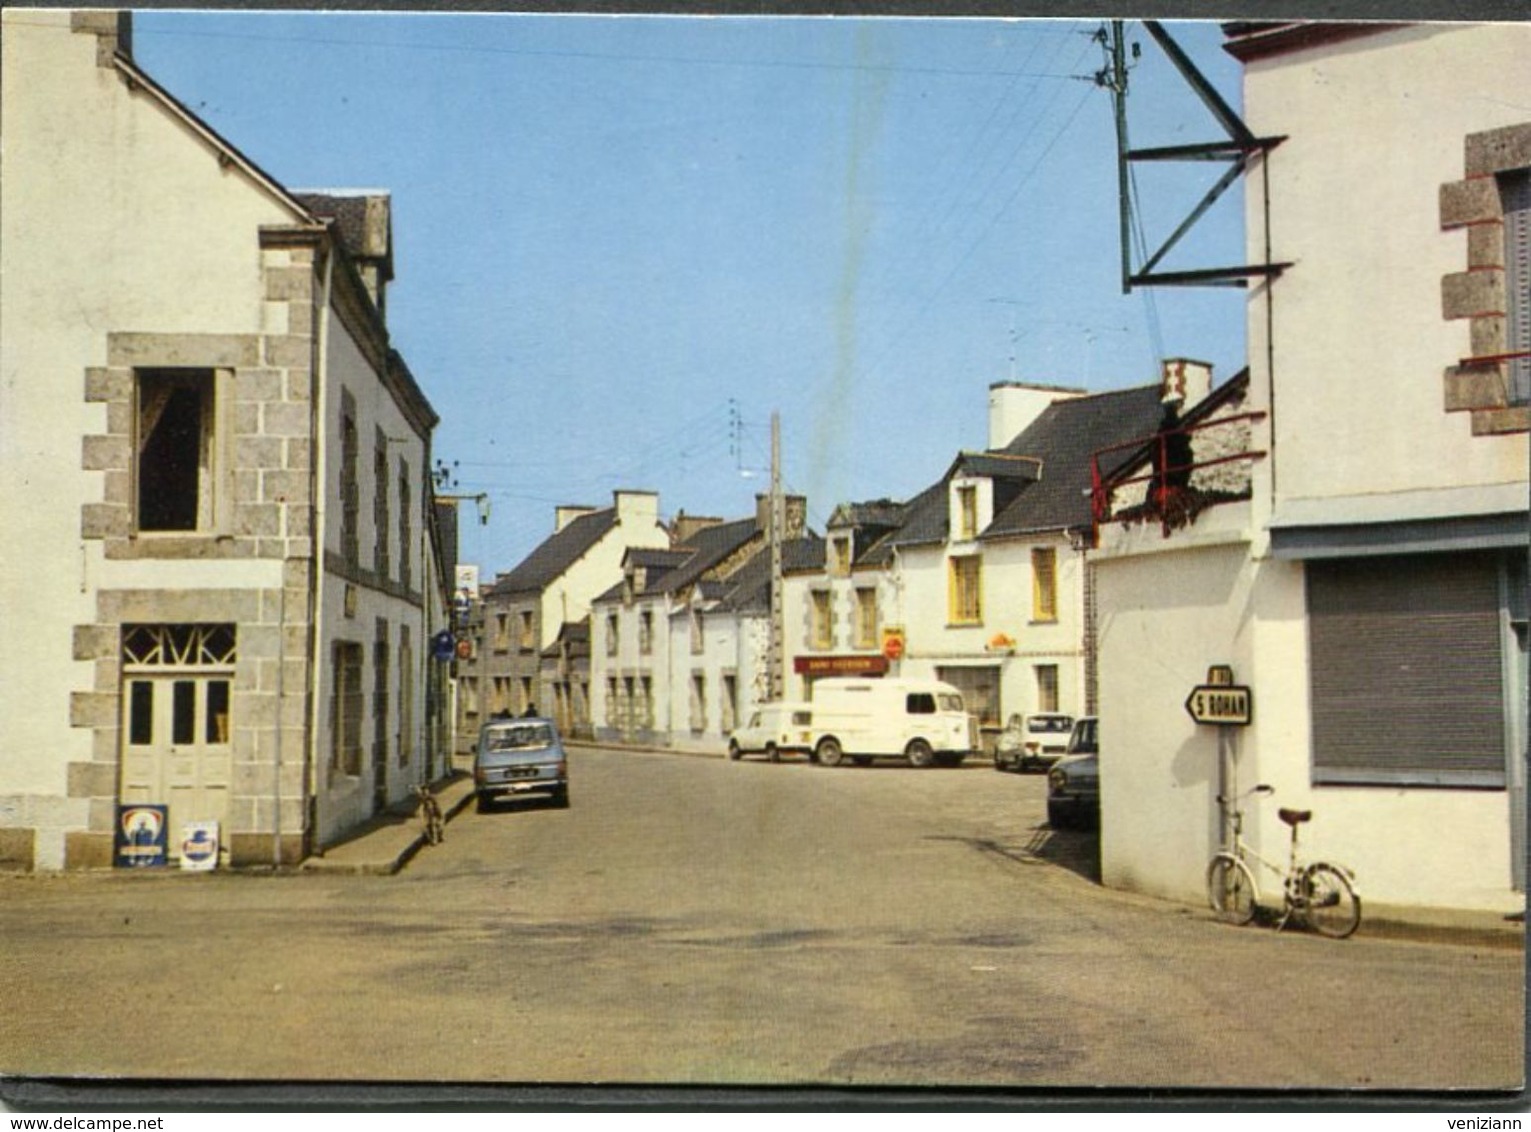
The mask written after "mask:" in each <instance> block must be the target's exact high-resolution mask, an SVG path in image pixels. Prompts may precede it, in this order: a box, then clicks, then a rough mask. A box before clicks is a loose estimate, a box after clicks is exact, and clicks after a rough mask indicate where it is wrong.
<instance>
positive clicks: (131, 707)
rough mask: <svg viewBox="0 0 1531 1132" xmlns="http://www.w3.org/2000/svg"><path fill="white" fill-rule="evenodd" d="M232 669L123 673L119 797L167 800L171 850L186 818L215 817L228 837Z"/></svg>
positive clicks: (176, 847) (175, 854)
mask: <svg viewBox="0 0 1531 1132" xmlns="http://www.w3.org/2000/svg"><path fill="white" fill-rule="evenodd" d="M232 691H233V676H232V674H230V673H227V672H218V673H205V672H196V673H190V672H182V673H159V672H156V673H153V674H152V675H148V674H146V675H138V674H129V675H128V676H127V677H126V678H125V679H124V681H123V726H122V758H121V763H120V765H121V777H120V783H119V787H118V800H119V801H121V802H144V803H159V804H162V805H167V806H169V807H170V809H169V814H168V817H169V822H168V826H167V828H168V832H169V837H168V839H167V840H168V847H169V852H170V856H172V857H179V856H180V842H181V835H182V830H183V829H184V827H185V825H186V823H187V822H194V821H216V822H218V823H219V825H220V829H222V830H223V836H222V841H223V844H225V845H227V844H228V839H227V829H226V825H227V821H228V814H229V794H230V790H231V786H232V783H233V771H234V746H233V742H232V735H233V725H232V717H231V704H232Z"/></svg>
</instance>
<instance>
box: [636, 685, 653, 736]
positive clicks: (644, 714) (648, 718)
mask: <svg viewBox="0 0 1531 1132" xmlns="http://www.w3.org/2000/svg"><path fill="white" fill-rule="evenodd" d="M638 726H639V727H641V728H643V730H645V731H647V730H649V729H650V728H652V727H653V726H654V681H653V680H652V679H650V678H649V677H647V676H640V677H638Z"/></svg>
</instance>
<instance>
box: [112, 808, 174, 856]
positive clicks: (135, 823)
mask: <svg viewBox="0 0 1531 1132" xmlns="http://www.w3.org/2000/svg"><path fill="white" fill-rule="evenodd" d="M169 826H170V807H169V806H165V805H160V804H158V803H149V802H124V803H120V804H119V805H118V806H117V836H116V853H115V854H114V857H113V860H114V863H115V864H116V865H117V866H118V867H119V868H129V869H141V868H146V867H149V866H154V865H163V864H164V863H165V858H166V854H165V850H166V846H167V845H168V843H169V837H170V830H169Z"/></svg>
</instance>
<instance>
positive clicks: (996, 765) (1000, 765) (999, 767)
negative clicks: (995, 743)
mask: <svg viewBox="0 0 1531 1132" xmlns="http://www.w3.org/2000/svg"><path fill="white" fill-rule="evenodd" d="M994 769H995V770H1004V769H1005V764H1004V763H1002V762H1000V761H999V752H998V751H995V752H994Z"/></svg>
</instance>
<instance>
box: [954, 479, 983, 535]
mask: <svg viewBox="0 0 1531 1132" xmlns="http://www.w3.org/2000/svg"><path fill="white" fill-rule="evenodd" d="M954 526H955V527H956V529H957V538H959V539H961V540H963V541H964V542H965V541H968V540H970V539H975V538H977V537H978V485H977V484H971V483H964V484H958V485H957V521H956V523H955V524H954Z"/></svg>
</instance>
